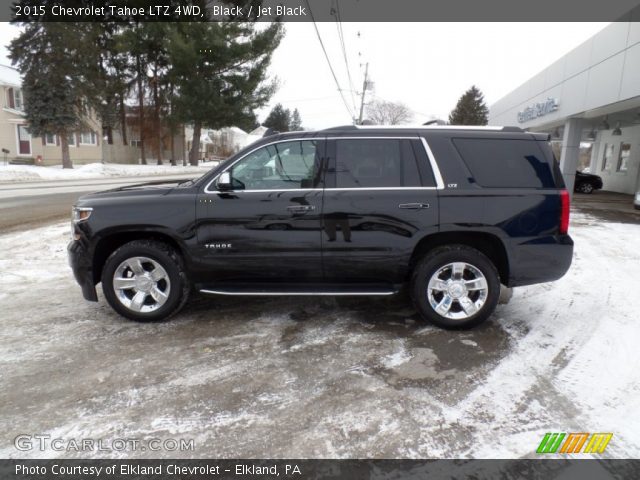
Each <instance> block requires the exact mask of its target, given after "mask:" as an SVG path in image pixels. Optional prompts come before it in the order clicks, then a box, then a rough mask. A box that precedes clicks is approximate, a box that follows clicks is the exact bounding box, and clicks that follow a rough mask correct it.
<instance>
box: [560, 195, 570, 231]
mask: <svg viewBox="0 0 640 480" xmlns="http://www.w3.org/2000/svg"><path fill="white" fill-rule="evenodd" d="M570 204H571V201H570V199H569V192H567V191H566V190H562V191H560V235H566V234H567V233H568V232H569V207H570Z"/></svg>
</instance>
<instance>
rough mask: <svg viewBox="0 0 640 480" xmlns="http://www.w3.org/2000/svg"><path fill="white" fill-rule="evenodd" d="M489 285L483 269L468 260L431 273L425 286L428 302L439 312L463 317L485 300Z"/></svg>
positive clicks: (451, 317)
mask: <svg viewBox="0 0 640 480" xmlns="http://www.w3.org/2000/svg"><path fill="white" fill-rule="evenodd" d="M488 293H489V286H488V284H487V279H486V278H485V276H484V275H483V274H482V272H481V271H480V270H479V269H478V268H476V267H474V266H473V265H471V264H469V263H464V262H454V263H449V264H447V265H445V266H444V267H442V268H440V269H439V270H438V271H436V273H434V274H433V275H432V276H431V278H430V279H429V284H428V285H427V300H428V302H429V305H431V307H432V308H433V309H434V310H435V311H436V313H438V314H439V315H441V316H443V317H445V318H450V319H452V320H466V319H467V318H469V317H472V316H473V315H475V314H476V313H478V311H479V310H480V309H481V308H482V306H483V305H484V304H485V302H486V301H487V297H488Z"/></svg>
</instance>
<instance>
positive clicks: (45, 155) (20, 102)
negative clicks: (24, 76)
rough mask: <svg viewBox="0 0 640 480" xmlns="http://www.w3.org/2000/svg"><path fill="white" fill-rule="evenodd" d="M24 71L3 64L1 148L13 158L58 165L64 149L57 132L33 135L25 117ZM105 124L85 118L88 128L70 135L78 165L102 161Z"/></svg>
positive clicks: (71, 151)
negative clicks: (22, 73)
mask: <svg viewBox="0 0 640 480" xmlns="http://www.w3.org/2000/svg"><path fill="white" fill-rule="evenodd" d="M21 85H22V82H21V78H20V73H19V72H18V71H17V70H16V69H15V68H12V67H9V66H6V65H0V105H1V106H2V109H1V110H0V149H5V150H8V151H9V153H8V154H6V156H7V159H8V160H9V161H12V162H15V163H35V164H41V165H57V164H61V163H62V149H61V147H60V139H59V138H58V136H57V135H46V136H44V137H35V136H32V135H31V133H30V132H29V126H28V125H27V122H26V120H25V116H24V97H23V94H22V88H21ZM101 136H102V127H101V125H100V122H99V121H98V119H97V118H96V117H95V116H91V117H88V118H86V119H85V127H84V128H83V129H82V130H81V131H78V132H74V133H72V134H71V135H70V136H69V154H70V156H71V161H72V162H73V163H74V164H85V163H95V162H101V161H102V159H103V154H102V145H101V144H102V138H101Z"/></svg>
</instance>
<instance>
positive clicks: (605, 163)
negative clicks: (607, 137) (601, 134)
mask: <svg viewBox="0 0 640 480" xmlns="http://www.w3.org/2000/svg"><path fill="white" fill-rule="evenodd" d="M612 161H613V144H612V143H605V144H604V154H603V155H602V168H601V171H603V172H604V171H605V170H607V171H609V170H611V162H612Z"/></svg>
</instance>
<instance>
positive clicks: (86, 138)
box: [80, 131, 98, 145]
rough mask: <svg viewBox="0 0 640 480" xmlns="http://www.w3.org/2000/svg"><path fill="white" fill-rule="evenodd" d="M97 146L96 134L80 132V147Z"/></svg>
mask: <svg viewBox="0 0 640 480" xmlns="http://www.w3.org/2000/svg"><path fill="white" fill-rule="evenodd" d="M97 144H98V136H97V135H96V132H91V131H88V132H82V133H81V134H80V145H97Z"/></svg>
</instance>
